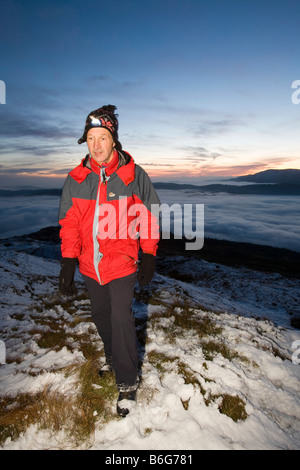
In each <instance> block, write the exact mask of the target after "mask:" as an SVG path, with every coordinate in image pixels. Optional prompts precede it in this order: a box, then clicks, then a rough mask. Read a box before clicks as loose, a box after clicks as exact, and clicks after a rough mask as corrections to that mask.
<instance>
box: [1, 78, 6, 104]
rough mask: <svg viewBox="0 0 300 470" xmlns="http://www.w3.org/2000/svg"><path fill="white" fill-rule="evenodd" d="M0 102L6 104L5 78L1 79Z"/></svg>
mask: <svg viewBox="0 0 300 470" xmlns="http://www.w3.org/2000/svg"><path fill="white" fill-rule="evenodd" d="M0 104H6V85H5V82H4V81H3V80H0Z"/></svg>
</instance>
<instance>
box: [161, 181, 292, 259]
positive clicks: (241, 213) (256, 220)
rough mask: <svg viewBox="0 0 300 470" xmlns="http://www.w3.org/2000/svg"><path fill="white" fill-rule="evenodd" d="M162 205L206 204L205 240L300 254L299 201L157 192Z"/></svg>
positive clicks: (279, 198)
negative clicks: (240, 243) (252, 244)
mask: <svg viewBox="0 0 300 470" xmlns="http://www.w3.org/2000/svg"><path fill="white" fill-rule="evenodd" d="M157 192H158V196H159V197H160V200H161V202H167V203H169V204H174V203H180V204H191V203H193V204H204V225H205V237H210V238H218V239H225V240H231V241H237V242H247V243H256V244H262V245H271V246H275V247H279V248H287V249H290V250H294V251H298V252H300V217H299V198H297V197H287V196H284V197H279V196H278V197H273V196H267V197H266V196H240V195H230V194H225V193H220V194H215V195H214V194H199V193H198V192H195V193H193V192H185V191H180V195H178V192H175V191H169V190H164V191H161V190H158V191H157Z"/></svg>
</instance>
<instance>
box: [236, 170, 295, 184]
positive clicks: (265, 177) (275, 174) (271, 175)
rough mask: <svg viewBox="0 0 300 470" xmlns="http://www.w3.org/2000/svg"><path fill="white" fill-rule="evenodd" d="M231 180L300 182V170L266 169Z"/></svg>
mask: <svg viewBox="0 0 300 470" xmlns="http://www.w3.org/2000/svg"><path fill="white" fill-rule="evenodd" d="M230 181H245V182H248V183H275V184H300V170H292V169H291V170H289V169H287V170H265V171H260V172H259V173H255V174H253V175H245V176H238V177H237V178H231V180H230Z"/></svg>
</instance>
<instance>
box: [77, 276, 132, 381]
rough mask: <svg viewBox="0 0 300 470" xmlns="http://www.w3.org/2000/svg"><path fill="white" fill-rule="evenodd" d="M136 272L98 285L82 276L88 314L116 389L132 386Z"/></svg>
mask: <svg viewBox="0 0 300 470" xmlns="http://www.w3.org/2000/svg"><path fill="white" fill-rule="evenodd" d="M136 276H137V274H136V273H133V274H129V275H128V276H125V277H121V278H119V279H114V280H113V281H111V282H109V283H108V284H105V285H103V286H102V285H100V284H99V283H98V282H97V281H95V280H94V279H91V278H90V277H87V276H83V277H84V280H85V284H86V288H87V290H88V293H89V296H90V299H91V314H92V318H93V321H94V323H95V325H96V327H97V330H98V333H99V335H100V337H101V339H102V341H103V344H104V351H105V356H106V360H107V362H108V363H111V365H112V366H113V368H114V371H115V377H116V384H117V387H118V388H119V390H127V389H130V388H131V387H132V388H134V386H135V385H136V382H137V376H138V350H137V338H136V330H135V323H134V317H133V313H132V308H131V306H132V300H133V295H134V285H135V281H136Z"/></svg>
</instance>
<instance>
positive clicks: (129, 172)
mask: <svg viewBox="0 0 300 470" xmlns="http://www.w3.org/2000/svg"><path fill="white" fill-rule="evenodd" d="M119 165H120V166H119V168H117V169H116V170H115V173H117V175H118V176H119V178H121V180H122V181H123V183H124V184H126V186H128V184H129V183H131V182H132V181H133V180H134V178H135V163H134V160H133V158H132V156H131V155H130V154H129V153H128V152H124V151H122V152H119ZM114 169H115V168H114ZM92 171H93V169H92V167H91V162H90V156H89V154H88V155H86V157H85V158H83V159H82V161H81V163H80V165H78V166H77V167H76V168H74V169H73V170H72V171H70V173H69V175H70V176H71V177H72V178H73V179H74V180H75V181H77V183H79V184H80V183H82V182H83V181H84V180H85V179H86V177H87V176H88V175H89V174H90V173H92Z"/></svg>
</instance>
